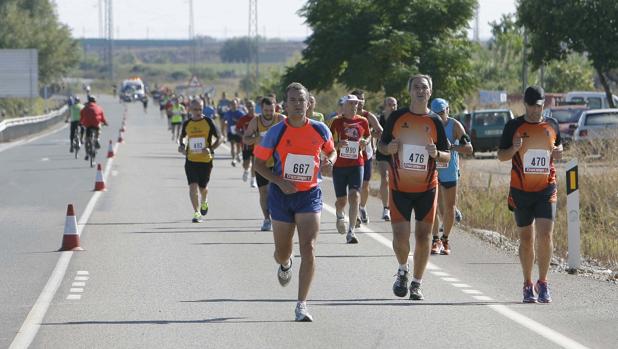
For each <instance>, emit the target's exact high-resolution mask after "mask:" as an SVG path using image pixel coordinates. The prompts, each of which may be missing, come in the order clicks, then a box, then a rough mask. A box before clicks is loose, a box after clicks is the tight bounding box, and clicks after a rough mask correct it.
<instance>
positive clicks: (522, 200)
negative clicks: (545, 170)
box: [508, 184, 557, 227]
mask: <svg viewBox="0 0 618 349" xmlns="http://www.w3.org/2000/svg"><path fill="white" fill-rule="evenodd" d="M556 199H557V190H556V185H555V184H552V185H550V186H549V187H547V188H545V189H543V190H541V191H537V192H525V191H523V190H519V189H515V188H511V190H510V191H509V200H508V204H509V209H510V210H511V211H513V213H514V214H515V223H516V224H517V226H518V227H527V226H529V225H531V224H532V222H534V219H535V218H547V219H551V220H552V221H553V220H555V219H556Z"/></svg>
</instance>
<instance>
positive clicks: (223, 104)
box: [217, 92, 232, 141]
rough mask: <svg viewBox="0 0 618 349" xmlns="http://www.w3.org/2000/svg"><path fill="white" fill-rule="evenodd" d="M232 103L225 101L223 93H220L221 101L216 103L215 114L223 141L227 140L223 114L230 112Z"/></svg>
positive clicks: (225, 97)
mask: <svg viewBox="0 0 618 349" xmlns="http://www.w3.org/2000/svg"><path fill="white" fill-rule="evenodd" d="M231 103H232V101H230V100H229V99H227V96H226V94H225V92H221V99H220V100H219V103H217V114H219V127H220V129H221V135H222V137H223V141H225V140H226V139H227V127H225V113H227V112H228V110H230V104H231Z"/></svg>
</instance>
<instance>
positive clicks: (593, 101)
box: [565, 91, 618, 109]
mask: <svg viewBox="0 0 618 349" xmlns="http://www.w3.org/2000/svg"><path fill="white" fill-rule="evenodd" d="M612 98H613V99H614V106H618V97H617V96H615V95H612ZM565 100H566V101H567V102H569V103H572V102H577V103H581V104H586V105H588V108H590V109H602V108H609V103H607V96H606V95H605V92H598V91H572V92H569V93H567V94H566V97H565Z"/></svg>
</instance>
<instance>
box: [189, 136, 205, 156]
mask: <svg viewBox="0 0 618 349" xmlns="http://www.w3.org/2000/svg"><path fill="white" fill-rule="evenodd" d="M205 147H206V138H204V137H195V138H189V151H190V152H192V153H201V152H202V150H204V148H205Z"/></svg>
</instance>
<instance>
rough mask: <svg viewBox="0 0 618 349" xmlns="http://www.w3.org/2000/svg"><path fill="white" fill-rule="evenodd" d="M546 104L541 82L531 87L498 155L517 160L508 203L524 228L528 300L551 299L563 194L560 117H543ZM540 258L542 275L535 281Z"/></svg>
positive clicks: (522, 242) (521, 258) (506, 130)
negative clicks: (559, 202)
mask: <svg viewBox="0 0 618 349" xmlns="http://www.w3.org/2000/svg"><path fill="white" fill-rule="evenodd" d="M544 103H545V92H544V91H543V89H542V88H541V87H538V86H529V87H528V88H526V91H525V93H524V106H525V108H526V114H524V115H522V116H520V117H518V118H515V119H513V120H510V121H509V122H507V124H506V125H504V131H503V132H502V138H501V139H500V148H499V150H498V159H499V160H500V161H509V160H511V164H512V167H511V184H510V190H509V197H508V206H509V209H510V210H511V211H513V213H514V216H515V223H516V224H517V230H518V232H519V261H520V263H521V267H522V272H523V277H524V287H523V302H524V303H537V302H540V303H549V302H551V301H552V299H551V295H550V292H549V285H548V283H547V273H548V271H549V263H550V261H551V256H552V251H553V243H552V232H553V229H554V221H555V219H556V201H557V195H558V192H557V190H556V168H555V167H554V160H560V159H561V158H562V141H561V138H560V130H559V129H558V122H557V121H556V120H554V119H552V118H545V117H543V114H542V113H543V104H544ZM533 224H534V226H533ZM535 243H536V253H535ZM535 259H536V261H537V264H538V267H539V278H538V281H537V282H536V284H534V285H533V283H532V280H533V279H532V269H533V267H534V260H535Z"/></svg>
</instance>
